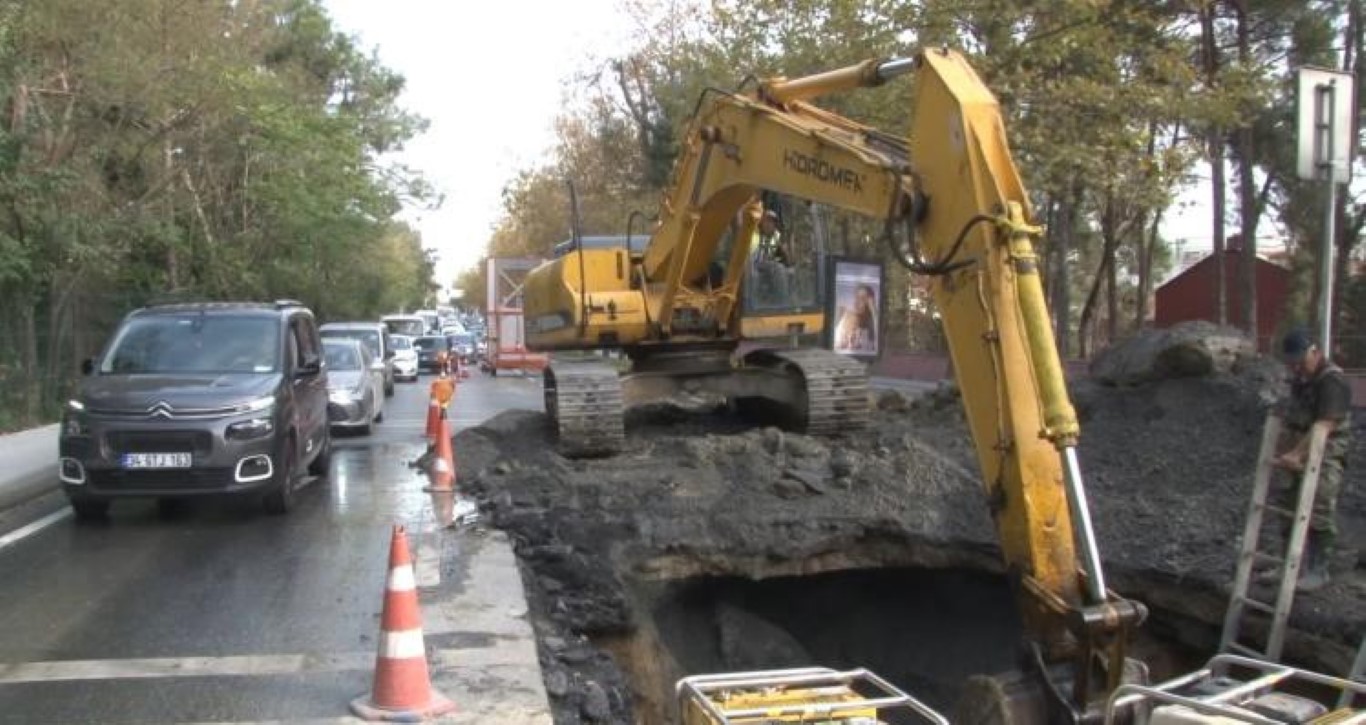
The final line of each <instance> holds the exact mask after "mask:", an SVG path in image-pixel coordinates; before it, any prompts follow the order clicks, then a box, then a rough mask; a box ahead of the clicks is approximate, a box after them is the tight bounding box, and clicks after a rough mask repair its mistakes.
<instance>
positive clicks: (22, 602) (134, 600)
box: [0, 376, 541, 725]
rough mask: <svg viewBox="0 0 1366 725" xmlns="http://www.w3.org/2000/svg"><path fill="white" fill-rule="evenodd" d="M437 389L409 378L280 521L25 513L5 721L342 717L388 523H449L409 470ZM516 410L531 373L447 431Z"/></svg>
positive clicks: (14, 577)
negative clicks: (84, 520) (90, 520)
mask: <svg viewBox="0 0 1366 725" xmlns="http://www.w3.org/2000/svg"><path fill="white" fill-rule="evenodd" d="M428 380H429V378H425V377H424V378H423V379H422V382H420V383H419V384H417V385H414V384H411V383H400V384H399V386H398V390H397V394H396V395H395V396H394V397H393V398H390V399H389V401H388V408H387V411H386V418H385V421H384V422H383V423H381V424H379V425H378V426H377V427H376V428H375V431H374V433H373V434H372V435H371V436H368V437H355V436H348V437H337V438H336V439H334V445H335V453H334V455H333V459H332V469H331V472H330V475H329V476H328V478H327V479H319V480H315V481H314V483H313V485H310V486H309V487H307V488H306V489H304V490H303V491H301V492H300V495H299V497H298V499H299V500H298V506H297V508H296V509H295V511H294V512H292V513H291V514H289V515H288V516H284V517H275V516H269V515H266V514H263V513H260V512H259V511H258V510H257V509H256V508H255V507H252V506H248V505H243V504H233V503H231V502H215V501H196V502H192V503H191V504H190V505H188V506H186V507H185V508H184V510H182V511H179V512H176V513H174V514H173V515H170V516H162V515H160V514H159V513H158V511H157V508H156V506H155V505H154V504H153V503H151V502H128V503H122V504H119V505H116V506H115V507H114V510H113V512H112V514H111V516H110V520H109V521H108V522H107V523H101V524H94V525H91V524H77V523H76V522H75V521H74V520H73V519H72V518H71V517H70V516H69V515H66V514H64V513H63V512H64V511H65V509H64V507H63V503H62V501H61V499H60V497H58V496H48V497H45V498H44V499H42V500H39V501H36V502H34V503H33V504H31V505H30V506H29V507H27V509H26V510H25V511H23V512H22V515H23V516H24V517H25V518H26V519H27V522H13V523H11V524H10V525H8V526H6V527H5V528H6V529H7V531H6V530H0V535H3V537H2V538H0V723H25V724H28V723H101V724H110V725H114V724H117V723H167V722H181V723H183V722H193V723H207V722H215V723H229V722H232V723H239V722H260V721H288V722H299V721H310V720H316V721H328V722H332V721H335V720H336V719H337V718H342V717H344V716H345V715H346V706H347V703H348V702H349V700H350V699H351V698H353V697H355V696H356V695H358V694H360V693H362V692H365V691H367V690H368V689H369V686H370V677H371V670H370V667H371V665H372V663H373V653H374V648H375V637H376V635H377V633H378V618H379V611H380V606H381V596H380V592H382V590H383V587H384V579H385V573H386V569H387V551H388V546H389V536H390V526H391V525H392V524H394V523H401V524H404V525H406V526H407V527H408V529H409V531H410V532H412V533H413V534H415V535H419V536H420V535H421V532H430V531H433V530H439V528H440V523H438V522H437V521H436V520H435V514H434V508H436V507H434V502H433V500H432V498H431V496H429V495H428V494H426V493H423V491H422V487H423V485H424V484H425V480H424V479H423V478H421V477H420V476H419V474H418V473H417V472H415V471H413V470H412V469H410V468H409V467H408V466H407V462H408V461H410V460H412V459H414V458H415V457H417V455H419V454H420V453H421V451H422V448H423V443H422V439H421V435H422V432H423V426H424V416H425V414H426V405H427V397H426V388H427V382H428ZM508 408H529V409H535V410H539V409H540V408H541V399H540V386H539V379H537V378H531V379H528V378H519V377H500V378H497V379H490V378H483V377H478V376H476V377H475V378H472V379H470V380H469V381H468V382H467V384H463V385H462V386H461V387H460V389H459V391H458V393H457V396H456V400H455V403H454V406H453V416H452V423H453V425H454V426H455V427H456V428H457V429H458V428H461V427H466V426H469V425H473V424H476V423H478V422H479V421H481V420H483V419H484V418H487V417H488V416H490V415H493V414H495V413H497V412H499V411H501V410H504V409H508ZM436 548H437V549H438V550H439V549H441V546H437V547H436ZM435 556H436V562H435V565H434V566H435V569H434V570H433V565H432V564H431V562H428V566H427V571H426V572H425V574H424V562H423V561H422V558H423V557H422V556H419V561H418V564H417V569H418V578H419V580H422V579H424V577H426V578H431V577H433V576H434V577H436V578H435V580H434V581H436V582H439V581H440V574H441V570H442V568H443V567H444V566H445V565H444V564H443V563H442V561H443V560H442V559H441V558H440V557H441V552H440V551H437V552H436V554H435ZM426 583H427V585H428V586H432V585H433V581H428V582H426ZM422 584H423V582H421V581H420V582H419V585H420V586H422ZM456 585H457V584H456V583H455V582H452V583H451V586H456ZM436 586H437V587H439V586H440V585H439V584H436ZM433 591H438V590H433ZM426 605H427V599H426V596H425V595H424V610H425V609H426V608H427V607H426ZM438 619H439V618H438ZM458 630H459V628H458V627H450V628H446V631H443V626H442V623H441V622H434V623H433V622H428V627H427V637H428V649H429V652H430V651H433V650H437V651H439V650H440V649H441V648H442V647H443V646H455V645H458V644H459V642H456V640H458V639H459V638H460V636H461V635H460V632H459V631H458ZM435 659H436V660H437V661H438V662H439V660H440V657H439V656H438V657H436V658H435ZM434 676H436V674H435V673H434Z"/></svg>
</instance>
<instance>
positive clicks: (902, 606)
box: [597, 568, 1198, 723]
mask: <svg viewBox="0 0 1366 725" xmlns="http://www.w3.org/2000/svg"><path fill="white" fill-rule="evenodd" d="M635 595H636V596H635V598H636V602H635V605H636V614H637V616H638V620H637V621H638V627H637V628H636V630H635V631H634V632H632V633H631V634H629V635H615V636H610V637H601V638H598V640H597V644H598V645H599V646H602V647H603V648H605V649H607V650H609V651H610V652H612V654H613V655H614V656H615V658H616V659H617V662H618V664H619V665H620V666H621V667H622V668H623V669H625V670H626V672H627V675H628V677H629V678H630V680H631V684H632V689H633V690H634V695H635V700H636V702H635V705H636V714H637V717H638V718H640V719H641V720H642V721H643V722H649V723H665V722H673V720H674V712H675V709H676V707H675V703H674V701H673V697H674V695H673V693H674V683H675V682H676V681H677V680H678V678H680V677H682V676H684V675H687V674H699V673H712V672H734V671H744V670H761V669H776V668H787V667H802V666H812V665H818V666H824V667H832V668H836V669H852V668H858V667H863V668H867V669H869V670H871V671H873V672H876V673H877V674H879V675H881V676H883V677H884V678H886V679H887V680H889V681H890V682H892V683H893V684H895V685H897V686H898V687H901V688H902V689H903V690H905V691H907V692H909V693H911V694H912V695H914V696H915V697H917V698H918V699H920V700H921V701H923V702H925V703H927V704H929V705H931V706H932V707H935V708H937V709H939V710H940V712H943V713H945V714H950V713H951V712H952V710H953V706H954V703H955V702H956V701H957V699H958V696H959V694H960V691H961V687H962V684H963V682H964V681H965V680H966V679H967V678H968V677H969V676H971V675H976V674H983V673H997V672H1004V671H1007V670H1009V669H1011V668H1012V667H1013V666H1014V665H1015V663H1016V657H1015V652H1016V646H1017V643H1019V642H1020V641H1021V636H1022V634H1023V631H1022V628H1021V625H1020V618H1019V614H1018V612H1017V611H1016V608H1015V605H1014V602H1015V599H1014V596H1013V594H1012V592H1011V590H1010V587H1009V584H1008V583H1007V581H1006V579H1005V578H1004V577H1003V576H1000V575H997V574H991V573H987V572H981V571H975V570H969V569H912V568H889V569H862V570H855V571H840V572H832V573H824V574H816V575H810V576H800V577H779V578H773V579H765V580H758V581H756V580H751V579H745V578H740V577H695V578H689V579H684V580H677V581H665V582H650V583H638V584H637V585H636V587H635ZM1137 645H1138V646H1137V647H1136V650H1137V652H1136V653H1138V652H1141V653H1142V654H1144V655H1145V657H1146V659H1152V660H1157V662H1158V668H1159V669H1161V670H1173V671H1174V670H1177V669H1180V668H1183V667H1188V666H1192V665H1194V664H1195V663H1196V662H1197V661H1198V655H1197V654H1196V653H1195V652H1194V651H1191V650H1188V649H1187V648H1185V647H1182V646H1178V645H1175V644H1173V643H1172V642H1170V641H1159V640H1155V639H1153V638H1151V637H1147V638H1145V639H1143V640H1142V641H1140V642H1138V643H1137Z"/></svg>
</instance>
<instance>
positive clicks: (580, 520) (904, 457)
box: [455, 364, 1366, 723]
mask: <svg viewBox="0 0 1366 725" xmlns="http://www.w3.org/2000/svg"><path fill="white" fill-rule="evenodd" d="M1275 378H1276V371H1275V370H1274V369H1273V368H1271V367H1268V366H1267V365H1265V364H1257V365H1252V366H1250V367H1249V368H1247V369H1244V370H1241V371H1239V372H1238V374H1236V375H1227V376H1221V377H1212V378H1188V379H1179V380H1167V381H1162V382H1158V383H1150V384H1146V385H1142V386H1138V387H1133V388H1103V387H1099V386H1094V385H1089V384H1079V385H1077V386H1075V389H1074V398H1075V400H1076V403H1077V407H1078V411H1079V415H1080V416H1081V419H1082V425H1083V439H1082V445H1081V458H1082V464H1083V470H1084V471H1085V472H1086V475H1087V480H1088V486H1089V492H1090V495H1091V500H1092V507H1093V513H1094V518H1095V522H1096V528H1097V531H1098V535H1099V538H1100V546H1101V550H1102V554H1103V556H1104V559H1105V562H1106V565H1107V571H1108V573H1109V575H1110V577H1111V586H1112V587H1113V588H1115V589H1117V590H1119V591H1120V592H1122V593H1126V594H1129V595H1132V596H1135V597H1136V598H1139V599H1141V600H1143V601H1144V602H1146V603H1147V604H1148V605H1149V606H1150V608H1151V609H1152V612H1153V614H1152V617H1151V618H1150V625H1149V626H1148V629H1150V630H1152V631H1154V632H1157V633H1158V634H1159V635H1160V636H1164V637H1168V638H1174V639H1177V640H1180V641H1182V642H1183V643H1184V644H1185V645H1188V646H1191V647H1194V648H1196V649H1198V650H1199V651H1201V652H1212V651H1213V648H1214V645H1215V642H1214V639H1213V638H1214V637H1217V628H1218V624H1219V622H1220V621H1221V620H1222V616H1223V611H1224V607H1225V604H1226V602H1227V595H1228V588H1229V585H1230V583H1231V580H1232V574H1233V570H1234V558H1235V554H1236V546H1237V545H1236V541H1237V538H1238V537H1239V536H1240V534H1241V530H1242V525H1243V516H1244V513H1245V507H1246V502H1247V498H1248V495H1249V490H1250V486H1251V474H1252V466H1253V460H1254V458H1255V453H1256V450H1255V449H1256V447H1257V445H1258V442H1259V440H1260V431H1261V424H1262V420H1263V416H1264V414H1265V409H1266V407H1267V405H1268V402H1269V401H1270V400H1272V399H1273V396H1274V394H1275V390H1274V384H1273V383H1274V380H1275ZM878 403H879V405H878V411H877V413H876V415H875V420H874V423H873V425H872V427H871V429H870V430H869V431H867V432H864V433H860V434H858V435H851V436H848V437H841V438H833V439H814V438H810V437H807V436H803V435H797V434H792V433H786V432H782V431H780V430H777V429H775V428H755V427H752V426H751V425H749V424H747V423H746V422H744V421H742V420H739V419H737V418H735V417H733V416H731V415H729V414H728V413H726V412H725V410H724V409H723V408H719V407H715V406H706V405H702V406H700V407H693V408H689V409H684V408H680V407H677V406H668V405H665V406H651V407H648V408H644V409H637V410H633V411H632V412H631V413H630V415H629V416H628V421H627V446H628V450H627V451H626V452H625V453H623V454H621V455H618V456H615V457H612V458H606V459H596V460H567V459H565V458H562V457H560V456H558V455H556V454H555V453H554V445H553V441H552V437H551V434H550V430H549V427H548V424H547V420H546V418H545V416H544V415H542V414H539V413H530V412H510V413H505V414H503V415H500V416H498V417H497V418H494V419H493V420H491V421H489V422H488V423H486V424H485V425H483V426H480V427H476V428H471V429H468V430H466V431H463V432H461V433H460V434H459V435H458V436H457V437H456V440H455V449H456V451H457V456H458V459H459V467H460V479H461V481H462V483H463V484H464V485H466V486H468V487H469V488H471V489H472V491H473V492H475V493H476V494H477V495H478V496H479V497H480V499H481V501H482V502H483V507H484V508H485V510H486V512H487V513H488V514H489V517H490V519H491V521H492V523H493V525H495V526H497V527H499V528H501V529H504V530H506V531H508V532H509V533H510V534H511V535H512V537H513V538H514V541H515V542H516V547H517V553H518V556H519V557H520V560H521V562H522V564H523V567H524V579H525V580H526V582H527V585H528V593H529V597H530V600H531V609H532V617H533V620H534V623H535V625H536V627H537V631H538V636H539V641H540V655H541V659H542V664H543V668H544V672H545V673H546V675H545V677H546V685H547V690H548V691H549V693H550V695H551V699H552V705H553V707H554V710H555V716H556V722H558V723H578V722H631V721H633V720H634V719H635V718H636V717H637V716H639V715H640V714H641V713H645V715H644V717H645V719H646V720H647V721H648V720H653V719H655V717H657V713H659V712H661V711H665V708H666V704H667V703H664V702H661V701H660V698H661V695H660V688H666V686H667V684H668V683H669V682H671V681H672V678H673V677H674V676H676V675H677V674H679V673H678V672H676V671H675V670H676V669H677V665H676V664H671V663H670V662H668V661H665V660H666V659H667V658H661V657H660V656H659V652H660V650H661V649H673V650H674V651H675V652H678V651H679V650H680V648H682V647H685V643H684V644H680V642H679V641H678V640H679V637H678V636H677V635H676V634H671V633H670V632H669V631H665V630H667V628H668V627H667V626H665V625H661V624H660V622H661V621H663V620H661V618H660V612H661V611H665V610H667V609H668V607H677V606H679V605H678V604H677V603H678V602H679V601H685V600H684V599H679V596H682V595H679V594H678V592H674V593H673V594H671V595H669V594H668V592H669V590H670V589H671V588H672V589H677V588H678V587H680V586H683V587H684V588H685V590H686V587H687V586H694V587H696V586H701V585H698V584H695V583H696V582H706V581H708V580H710V579H716V580H718V581H722V582H730V583H728V584H725V586H729V587H734V586H740V584H736V583H735V582H744V581H752V580H758V579H772V578H777V577H792V576H802V575H806V576H809V575H816V574H821V573H827V572H851V571H860V570H882V569H897V568H904V569H907V570H910V571H915V572H924V571H929V570H958V571H963V572H965V575H967V576H976V575H975V574H973V572H977V573H980V574H981V575H986V576H991V575H999V572H1000V571H1001V565H1000V561H999V555H998V549H997V545H996V542H995V534H994V530H993V527H992V525H991V521H990V518H989V516H988V513H987V511H988V508H987V501H986V499H985V496H984V495H983V493H982V487H981V484H980V482H979V480H978V474H977V473H976V468H977V466H976V459H975V455H974V454H973V452H972V447H971V445H970V441H969V439H968V436H967V431H966V426H965V424H964V421H963V417H962V413H961V409H960V407H959V404H958V401H957V399H956V395H955V394H954V391H953V390H952V389H951V388H947V387H946V388H942V389H940V390H939V391H935V392H931V393H928V394H926V395H923V396H921V397H919V398H917V399H915V400H913V401H910V402H907V401H906V400H904V399H902V398H900V397H899V396H897V395H896V394H884V396H883V397H882V398H881V399H880V400H879V401H878ZM1357 420H1358V425H1359V426H1360V425H1363V424H1366V415H1359V416H1357ZM1356 441H1357V443H1356V449H1357V451H1359V452H1360V453H1362V454H1366V431H1358V433H1357V437H1356ZM1356 460H1358V461H1366V455H1362V456H1358V457H1357V458H1356ZM1363 470H1366V466H1360V465H1359V466H1356V467H1353V468H1350V469H1349V476H1348V481H1347V483H1346V485H1345V490H1344V493H1343V495H1342V498H1341V500H1340V511H1341V518H1342V521H1343V524H1344V533H1345V535H1344V537H1343V542H1342V543H1343V544H1345V545H1346V546H1345V547H1344V548H1348V547H1350V548H1355V549H1363V548H1366V485H1363V481H1362V479H1363V478H1366V475H1364V474H1363ZM1336 567H1337V571H1336V576H1335V579H1334V582H1333V584H1332V585H1330V587H1328V588H1326V589H1325V590H1323V591H1320V592H1317V593H1314V594H1304V595H1301V596H1300V597H1299V598H1298V599H1297V600H1296V609H1295V614H1294V617H1293V622H1292V623H1293V627H1294V631H1293V632H1292V634H1291V637H1290V638H1289V640H1288V643H1287V650H1286V654H1287V656H1288V657H1290V658H1292V659H1295V660H1298V661H1301V662H1303V663H1305V664H1308V665H1310V666H1314V667H1319V668H1323V669H1328V670H1334V671H1344V670H1345V663H1346V662H1347V660H1348V657H1349V652H1351V651H1354V650H1355V648H1356V647H1357V645H1358V642H1359V638H1360V636H1361V633H1362V632H1363V631H1366V626H1364V625H1366V597H1363V594H1366V585H1363V579H1366V576H1363V574H1364V572H1363V571H1362V570H1361V569H1359V568H1358V563H1357V560H1356V556H1355V552H1354V551H1348V552H1347V553H1346V554H1344V555H1342V556H1340V557H1339V561H1337V562H1336ZM913 576H920V575H918V574H916V575H913ZM793 581H796V580H793ZM680 582H682V583H684V584H679V583H680ZM688 582H693V583H694V584H687V583H688ZM784 586H798V585H793V584H784ZM841 586H844V585H841ZM973 586H985V587H988V588H990V587H991V586H997V585H993V584H990V583H989V582H988V583H986V584H981V583H974V584H973ZM999 590H1000V591H1003V592H1004V591H1008V590H1006V589H1004V588H1000V589H999ZM794 591H795V590H794ZM684 593H685V594H686V591H685V592H684ZM666 595H667V596H666ZM946 606H949V607H951V606H952V604H948V605H946ZM709 611H714V612H717V615H716V616H718V617H720V618H721V619H725V617H726V616H730V615H727V614H726V611H729V610H724V611H723V610H720V609H714V610H709ZM666 613H667V612H666ZM732 614H734V617H732V619H734V618H735V617H738V618H739V619H738V620H737V621H739V624H738V625H735V624H733V625H732V628H736V627H738V629H736V630H735V631H745V632H762V631H764V628H765V627H768V628H770V629H776V628H777V627H776V625H772V624H771V622H769V620H764V619H762V618H761V617H757V616H755V615H754V614H753V613H752V612H739V613H732ZM723 615H725V616H723ZM664 619H665V620H667V619H668V617H665V618H664ZM675 619H677V618H675ZM669 621H674V620H669ZM678 621H681V620H678ZM718 627H719V628H720V630H721V633H722V636H721V638H722V639H723V640H724V634H725V631H726V625H725V624H724V623H722V624H720V625H718ZM671 639H672V643H671ZM756 639H757V640H759V641H762V642H764V643H766V644H768V645H771V646H784V642H783V640H782V637H781V636H779V635H777V634H775V635H774V636H767V637H765V636H756ZM684 640H686V637H685V638H684ZM751 654H752V653H751ZM675 659H678V660H686V659H687V657H686V656H684V655H683V654H677V656H676V657H675ZM711 661H716V658H715V657H713V658H712V660H711ZM721 661H722V662H723V663H734V664H746V660H745V656H744V655H743V654H735V655H734V656H731V657H728V658H727V657H722V658H721ZM618 663H623V664H624V667H623V666H619V664H618ZM623 669H629V670H630V671H631V672H632V674H633V676H634V678H635V680H636V682H635V684H636V691H635V693H634V694H633V692H632V687H631V686H630V683H629V682H628V680H627V677H626V676H625V675H624V674H623ZM642 680H645V681H647V682H643V681H642Z"/></svg>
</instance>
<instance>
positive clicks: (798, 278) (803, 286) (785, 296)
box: [740, 193, 830, 345]
mask: <svg viewBox="0 0 1366 725" xmlns="http://www.w3.org/2000/svg"><path fill="white" fill-rule="evenodd" d="M762 199H763V208H764V212H763V217H762V219H761V221H760V224H759V228H758V230H757V232H756V235H757V238H756V240H755V243H754V245H753V248H752V251H751V254H750V255H749V260H748V262H747V263H748V265H749V267H748V270H747V273H746V274H745V277H744V284H743V286H742V287H741V304H740V324H741V330H742V336H743V337H744V338H745V339H747V340H763V339H782V340H784V341H788V342H791V341H793V339H794V338H796V343H798V344H801V343H805V344H817V345H818V344H820V336H821V335H822V333H823V332H824V330H825V325H827V324H830V322H829V321H828V320H825V319H824V315H825V307H826V305H825V302H826V300H825V295H826V290H825V277H826V268H827V264H828V259H829V254H828V248H829V246H828V243H827V240H828V239H829V235H828V218H829V209H828V208H827V207H826V206H824V205H822V204H817V203H814V202H810V201H807V200H804V199H798V198H795V197H790V196H784V195H780V194H771V193H766V194H763V195H762Z"/></svg>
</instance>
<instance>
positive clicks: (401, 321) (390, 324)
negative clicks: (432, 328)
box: [379, 315, 427, 337]
mask: <svg viewBox="0 0 1366 725" xmlns="http://www.w3.org/2000/svg"><path fill="white" fill-rule="evenodd" d="M379 321H380V322H381V323H382V324H383V325H384V326H385V327H387V328H389V334H391V335H407V336H408V337H419V336H421V335H425V334H427V321H426V320H424V319H422V318H421V317H418V316H417V315H385V316H383V317H381V318H379Z"/></svg>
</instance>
